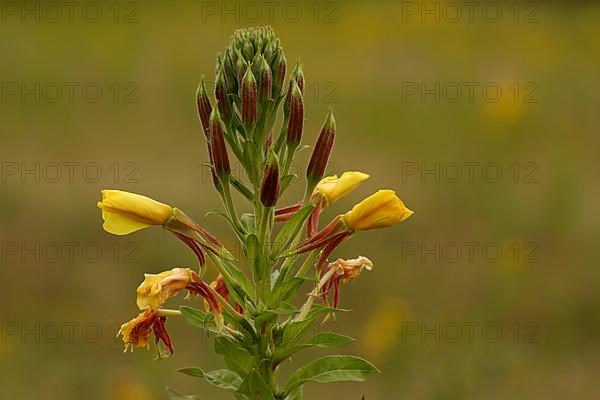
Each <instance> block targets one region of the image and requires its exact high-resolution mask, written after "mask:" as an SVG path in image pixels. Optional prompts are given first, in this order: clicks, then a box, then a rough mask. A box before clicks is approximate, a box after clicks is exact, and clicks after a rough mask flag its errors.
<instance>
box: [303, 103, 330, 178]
mask: <svg viewBox="0 0 600 400" xmlns="http://www.w3.org/2000/svg"><path fill="white" fill-rule="evenodd" d="M334 139H335V119H334V118H333V113H332V112H331V110H329V113H328V114H327V118H326V120H325V124H323V127H322V128H321V133H320V134H319V138H318V139H317V143H316V144H315V148H314V149H313V152H312V155H311V157H310V162H309V163H308V168H307V170H306V176H307V178H308V180H309V182H311V183H313V184H316V183H317V182H318V181H319V180H321V178H323V175H324V174H325V168H327V162H328V161H329V155H330V154H331V148H332V147H333V141H334Z"/></svg>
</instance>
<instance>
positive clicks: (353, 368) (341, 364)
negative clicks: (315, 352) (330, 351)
mask: <svg viewBox="0 0 600 400" xmlns="http://www.w3.org/2000/svg"><path fill="white" fill-rule="evenodd" d="M375 372H379V370H378V369H377V368H375V366H374V365H373V364H371V363H370V362H368V361H366V360H363V359H362V358H359V357H354V356H327V357H323V358H320V359H318V360H315V361H313V362H311V363H309V364H307V365H305V366H304V367H302V368H300V369H299V370H298V371H296V372H295V373H294V374H292V376H291V377H290V379H289V381H288V383H287V385H286V391H287V392H290V391H292V390H294V389H296V388H297V387H299V386H300V385H303V384H305V383H307V382H317V383H327V382H339V381H352V382H363V381H364V380H366V378H367V376H368V375H370V374H373V373H375Z"/></svg>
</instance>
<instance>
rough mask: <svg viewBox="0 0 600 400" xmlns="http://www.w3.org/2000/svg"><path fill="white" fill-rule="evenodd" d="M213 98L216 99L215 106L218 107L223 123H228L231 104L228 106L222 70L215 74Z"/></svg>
mask: <svg viewBox="0 0 600 400" xmlns="http://www.w3.org/2000/svg"><path fill="white" fill-rule="evenodd" d="M215 98H216V99H217V105H218V106H219V113H221V116H222V117H223V119H224V120H225V121H229V119H230V118H231V104H229V98H228V97H227V83H226V82H225V73H224V71H223V68H220V69H219V72H218V73H217V80H216V82H215Z"/></svg>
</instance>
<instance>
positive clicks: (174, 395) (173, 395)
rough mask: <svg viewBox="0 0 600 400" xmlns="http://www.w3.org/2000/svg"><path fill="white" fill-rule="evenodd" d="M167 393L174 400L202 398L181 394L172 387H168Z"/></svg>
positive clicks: (198, 399) (196, 399)
mask: <svg viewBox="0 0 600 400" xmlns="http://www.w3.org/2000/svg"><path fill="white" fill-rule="evenodd" d="M166 389H167V392H168V393H169V397H170V398H171V399H172V400H200V397H198V396H194V395H192V396H188V395H185V394H181V393H179V392H178V391H176V390H175V389H171V388H170V387H167V388H166Z"/></svg>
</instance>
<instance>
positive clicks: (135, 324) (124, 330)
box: [118, 310, 156, 351]
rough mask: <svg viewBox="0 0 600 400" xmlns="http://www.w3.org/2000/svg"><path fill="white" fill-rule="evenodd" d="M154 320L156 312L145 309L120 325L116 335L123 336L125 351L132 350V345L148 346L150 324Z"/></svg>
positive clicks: (150, 332) (151, 324)
mask: <svg viewBox="0 0 600 400" xmlns="http://www.w3.org/2000/svg"><path fill="white" fill-rule="evenodd" d="M155 321H156V313H155V312H154V311H152V310H147V311H144V312H142V313H140V314H139V315H138V316H137V317H135V318H134V319H132V320H131V321H128V322H125V323H124V324H123V325H121V329H119V333H118V335H121V336H122V337H123V342H124V343H125V351H127V350H128V349H131V350H133V348H134V347H148V342H149V341H150V335H151V334H152V326H153V325H154V323H155Z"/></svg>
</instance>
